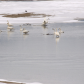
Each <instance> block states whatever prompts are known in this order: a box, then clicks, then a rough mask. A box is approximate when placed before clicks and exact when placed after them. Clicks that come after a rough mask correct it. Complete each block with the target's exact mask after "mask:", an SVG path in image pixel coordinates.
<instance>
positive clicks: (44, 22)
mask: <svg viewBox="0 0 84 84" xmlns="http://www.w3.org/2000/svg"><path fill="white" fill-rule="evenodd" d="M48 20H49V18H48V19H46V18H45V19H44V21H43V24H42V25H43V26H47V23H48Z"/></svg>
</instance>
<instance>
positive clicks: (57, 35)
mask: <svg viewBox="0 0 84 84" xmlns="http://www.w3.org/2000/svg"><path fill="white" fill-rule="evenodd" d="M53 30H54V34H55V35H56V37H59V36H60V34H59V32H58V31H57V28H56V31H55V29H53Z"/></svg>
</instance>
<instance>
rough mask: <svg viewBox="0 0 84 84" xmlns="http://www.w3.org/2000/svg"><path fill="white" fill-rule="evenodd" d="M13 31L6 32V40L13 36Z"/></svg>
mask: <svg viewBox="0 0 84 84" xmlns="http://www.w3.org/2000/svg"><path fill="white" fill-rule="evenodd" d="M13 32H14V31H7V34H8V39H9V38H10V36H11V35H12V34H13Z"/></svg>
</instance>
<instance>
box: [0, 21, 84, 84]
mask: <svg viewBox="0 0 84 84" xmlns="http://www.w3.org/2000/svg"><path fill="white" fill-rule="evenodd" d="M19 25H20V24H14V28H15V30H14V31H12V32H9V31H8V30H7V25H6V24H0V29H1V30H2V31H3V32H1V33H0V79H7V80H16V81H26V82H40V83H43V84H83V83H84V23H83V22H80V23H52V24H48V26H47V27H46V28H44V27H42V26H33V24H32V25H31V26H23V27H24V28H25V29H27V30H29V34H28V35H23V33H22V31H20V27H19ZM36 25H37V24H36ZM52 28H61V29H62V30H63V31H64V33H62V34H61V36H60V38H56V37H55V36H54V35H46V34H47V33H50V34H53V32H54V31H53V30H52Z"/></svg>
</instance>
